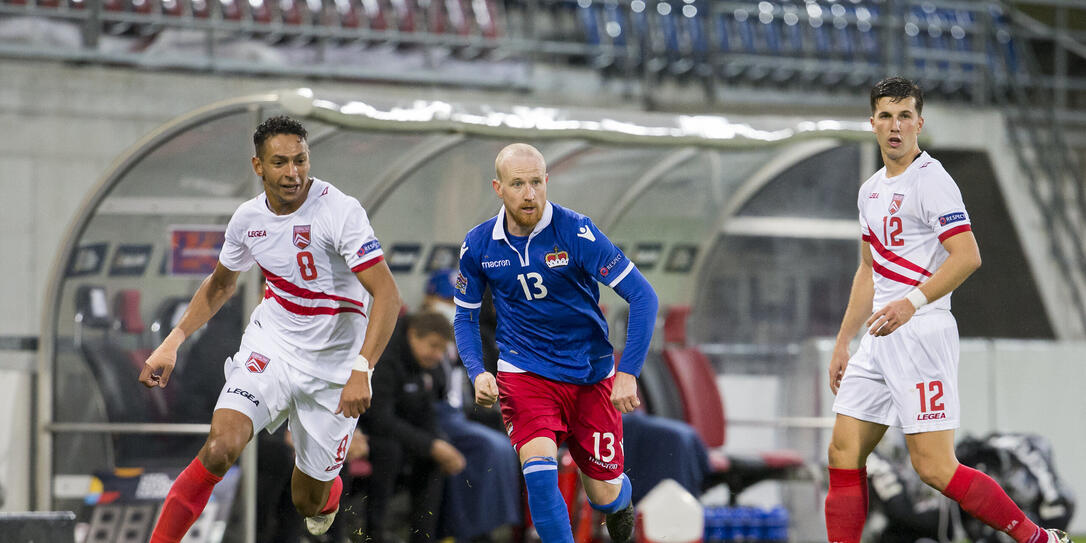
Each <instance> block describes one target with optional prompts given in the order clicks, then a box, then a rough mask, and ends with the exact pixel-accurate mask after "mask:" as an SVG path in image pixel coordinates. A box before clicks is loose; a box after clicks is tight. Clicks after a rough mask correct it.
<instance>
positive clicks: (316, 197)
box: [139, 117, 400, 543]
mask: <svg viewBox="0 0 1086 543" xmlns="http://www.w3.org/2000/svg"><path fill="white" fill-rule="evenodd" d="M306 137H307V134H306V130H305V128H304V127H303V126H302V125H301V124H300V123H299V122H297V121H295V120H294V119H291V118H289V117H272V118H270V119H268V120H266V121H264V122H263V123H262V124H261V125H260V126H259V127H258V128H257V129H256V132H255V133H254V134H253V144H254V146H255V155H254V156H253V157H252V166H253V171H254V172H256V174H257V175H258V176H259V177H260V178H261V179H262V180H263V184H264V191H263V192H262V193H261V194H260V195H258V196H256V197H255V198H253V199H251V200H249V201H247V202H245V203H243V204H241V206H239V207H238V209H237V211H235V212H234V215H233V216H232V217H231V218H230V222H229V223H228V224H227V227H226V240H225V242H224V243H223V247H222V251H221V252H220V253H219V262H218V263H217V264H216V266H215V270H214V271H213V272H212V273H211V275H210V276H208V277H207V279H205V280H204V282H203V283H202V284H201V285H200V287H199V288H198V289H197V290H196V293H195V294H193V297H192V301H191V303H190V304H189V306H188V309H186V310H185V314H184V315H183V316H182V317H181V321H180V322H179V323H178V325H177V327H175V328H174V329H173V330H172V331H171V332H170V334H169V336H167V337H166V339H165V340H164V341H163V342H162V344H161V345H160V346H159V347H158V348H157V349H155V351H154V352H153V353H152V354H151V356H150V357H149V358H148V359H147V362H146V365H145V366H144V368H143V371H142V372H141V373H140V377H139V380H140V382H141V383H143V384H144V385H146V386H148V387H165V386H166V385H167V383H168V382H169V379H170V373H171V372H172V371H173V367H174V364H175V363H176V361H177V350H178V348H179V347H180V346H181V343H182V342H183V341H184V340H185V338H186V337H188V336H189V335H191V334H192V333H193V332H195V331H196V330H197V329H198V328H200V327H201V326H203V325H204V324H206V323H207V321H208V320H210V319H211V317H212V315H214V314H215V313H216V312H217V311H218V310H219V308H221V307H222V305H223V303H224V302H226V300H227V299H228V298H230V296H231V295H233V294H234V290H235V288H236V285H237V280H238V275H239V274H240V273H241V272H243V271H246V270H248V269H250V268H252V266H253V265H254V264H256V265H258V266H260V270H261V271H262V272H263V273H264V278H265V280H266V281H267V289H266V290H265V293H264V300H263V302H261V303H260V305H258V306H257V307H256V309H254V310H253V314H252V317H251V318H250V319H249V325H248V327H246V329H245V333H244V335H243V336H242V338H241V346H240V348H239V349H238V352H237V354H235V355H234V356H233V357H232V358H230V359H227V361H226V367H225V372H226V384H225V385H224V386H223V389H222V392H221V393H220V394H219V399H218V402H217V403H216V405H215V411H214V413H213V415H212V417H211V432H210V433H209V435H208V437H207V442H206V443H204V446H203V448H201V449H200V452H199V453H198V454H197V456H196V458H195V459H194V460H193V461H192V463H190V464H189V466H188V467H187V468H185V470H184V471H182V472H181V475H179V476H178V477H177V479H176V480H175V481H174V483H173V485H172V486H171V487H170V491H169V494H168V495H167V496H166V503H165V505H163V508H162V513H161V515H160V516H159V520H158V523H157V525H156V526H155V530H154V532H153V533H152V535H151V542H152V543H176V542H178V541H181V538H183V537H184V536H185V533H186V532H187V531H188V529H189V527H191V526H192V524H193V522H195V521H196V519H197V517H199V516H200V513H201V512H202V511H203V509H204V507H205V506H206V505H207V501H208V499H209V497H210V496H211V491H212V488H213V487H214V486H215V484H216V483H218V482H219V480H221V479H222V476H223V475H224V474H225V473H226V471H227V470H228V469H229V468H230V466H231V465H233V464H234V462H235V461H236V460H237V458H238V456H239V455H241V451H242V449H244V448H245V445H246V444H247V443H248V442H249V440H250V439H252V437H253V435H254V433H255V432H259V431H260V430H262V429H267V430H268V431H269V432H271V431H274V430H275V429H276V428H278V427H279V426H280V425H281V424H282V423H283V422H284V421H287V422H288V428H289V429H290V432H291V435H292V437H293V442H294V449H295V466H294V473H293V475H292V477H291V494H292V497H293V500H294V506H295V508H296V509H297V510H298V512H299V513H301V514H302V515H303V516H305V517H306V527H307V528H308V530H309V531H310V533H313V534H322V533H324V532H325V531H327V530H328V527H329V526H330V525H331V524H332V520H333V518H334V517H335V514H336V511H338V508H339V498H340V494H341V492H342V490H343V483H342V481H341V480H340V478H339V475H338V474H339V471H340V468H341V467H342V466H343V462H344V461H345V460H346V457H347V450H348V448H349V447H350V442H351V438H352V437H353V435H354V429H355V425H356V424H357V418H358V415H359V414H361V413H362V412H364V411H366V409H368V408H369V406H370V400H371V398H372V395H373V391H372V389H371V387H370V374H371V372H372V366H373V363H376V361H377V360H378V358H379V357H380V356H381V352H382V351H383V350H384V348H385V345H386V344H387V343H388V339H389V337H390V336H391V335H392V330H393V327H394V326H395V324H396V315H397V313H398V312H399V309H400V294H399V290H398V289H397V287H396V282H395V280H393V278H392V272H390V271H389V268H388V265H387V264H386V263H385V262H384V256H383V254H384V253H383V252H382V250H381V244H380V242H378V241H377V237H376V235H375V234H374V231H373V227H372V226H370V222H369V219H368V217H367V216H366V211H365V210H364V209H363V208H362V206H361V205H360V204H359V203H358V200H356V199H354V198H352V197H350V196H347V195H346V194H344V193H343V192H341V191H339V189H337V188H335V187H334V186H332V185H330V184H329V183H326V182H324V181H321V180H320V179H316V178H313V177H310V176H309V167H310V163H309V145H308V143H307V142H306ZM370 361H373V362H372V363H371V362H370Z"/></svg>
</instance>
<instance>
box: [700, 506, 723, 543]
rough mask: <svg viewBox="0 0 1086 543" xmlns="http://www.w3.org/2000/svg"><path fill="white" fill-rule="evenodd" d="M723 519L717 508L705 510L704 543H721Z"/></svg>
mask: <svg viewBox="0 0 1086 543" xmlns="http://www.w3.org/2000/svg"><path fill="white" fill-rule="evenodd" d="M723 520H724V517H723V515H722V514H721V511H720V508H719V507H706V508H705V537H704V539H705V543H721V541H722V540H721V536H722V532H723V529H724V527H723V526H722V525H721V522H723Z"/></svg>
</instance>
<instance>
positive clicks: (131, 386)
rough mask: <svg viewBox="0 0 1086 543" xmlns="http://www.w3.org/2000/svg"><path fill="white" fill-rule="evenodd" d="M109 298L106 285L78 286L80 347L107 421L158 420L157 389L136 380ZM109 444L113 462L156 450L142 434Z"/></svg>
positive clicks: (125, 463) (117, 436)
mask: <svg viewBox="0 0 1086 543" xmlns="http://www.w3.org/2000/svg"><path fill="white" fill-rule="evenodd" d="M121 298H123V296H122V297H121ZM106 299H107V298H106V289H105V287H102V286H97V285H84V286H81V287H79V288H78V289H77V290H76V306H75V310H76V314H75V320H76V330H77V333H76V337H77V338H78V340H77V348H78V349H79V351H80V353H81V354H82V355H83V360H84V361H85V363H86V365H87V369H88V371H89V372H90V374H91V377H92V378H93V380H94V384H95V385H97V387H96V388H97V390H98V392H99V395H100V396H101V399H102V405H103V407H104V408H105V415H106V420H107V422H122V423H134V422H155V421H156V415H157V414H160V412H159V411H157V409H156V407H155V404H154V402H153V400H152V398H151V394H152V392H154V391H151V390H149V389H147V388H145V387H144V386H143V385H141V384H139V382H138V381H137V377H138V373H137V372H135V371H134V370H133V368H132V362H131V360H132V358H131V354H130V350H129V349H125V348H124V347H122V346H121V345H120V343H119V341H118V337H115V336H117V333H116V331H115V330H113V328H114V327H115V323H116V322H119V321H115V320H114V318H113V316H112V315H110V313H109V306H108V305H107V303H106ZM122 305H123V304H122ZM83 327H89V328H95V329H98V330H100V331H101V333H100V334H99V335H96V336H94V337H90V334H89V333H86V332H84V331H81V328H83ZM117 329H118V330H119V329H120V327H119V326H117ZM111 332H113V333H111ZM84 336H86V337H84ZM140 362H141V363H142V360H141V361H140ZM110 444H111V446H112V451H111V456H112V463H113V465H114V466H131V465H138V464H139V462H140V460H141V459H146V458H149V457H153V456H154V455H155V454H156V451H154V450H152V449H153V447H148V443H147V440H146V439H145V438H144V437H143V436H139V435H132V434H115V435H114V436H113V439H112V441H111V443H110Z"/></svg>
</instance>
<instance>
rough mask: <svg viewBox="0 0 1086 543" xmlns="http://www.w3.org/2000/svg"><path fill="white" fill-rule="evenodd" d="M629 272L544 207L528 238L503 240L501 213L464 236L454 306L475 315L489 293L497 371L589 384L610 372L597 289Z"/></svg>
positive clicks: (589, 228)
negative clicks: (495, 316) (495, 323)
mask: <svg viewBox="0 0 1086 543" xmlns="http://www.w3.org/2000/svg"><path fill="white" fill-rule="evenodd" d="M633 267H634V264H633V262H631V261H630V259H628V258H626V255H624V254H623V253H622V251H620V250H619V249H618V247H616V246H615V245H614V244H612V243H611V240H609V239H607V237H606V236H604V235H603V233H602V232H600V230H599V229H598V228H596V225H595V224H593V223H592V220H591V219H589V218H588V217H585V216H584V215H581V214H580V213H577V212H575V211H572V210H569V209H566V208H564V207H561V206H559V205H557V204H553V203H551V202H547V205H546V207H545V208H544V209H543V216H542V217H540V220H539V223H538V224H536V226H535V229H534V230H533V231H532V233H531V235H529V236H528V238H527V240H523V239H522V240H521V241H517V240H515V239H510V237H509V236H508V235H507V233H506V228H505V208H504V207H503V208H502V209H501V211H499V212H498V214H497V216H495V217H494V218H492V219H490V220H489V221H486V222H484V223H482V224H480V225H479V226H476V227H475V228H473V229H472V230H471V231H470V232H468V235H467V237H466V238H465V240H464V245H463V246H462V247H461V248H460V275H459V276H457V280H456V289H457V292H456V298H455V302H456V305H458V306H461V307H464V308H467V309H476V308H478V307H479V306H480V305H481V302H482V299H483V291H484V290H486V287H487V286H489V287H490V289H491V292H493V295H494V308H495V310H496V311H497V313H498V329H497V333H496V339H497V343H498V351H499V355H500V360H499V366H498V370H499V371H515V370H522V371H528V372H531V373H534V374H536V375H540V376H543V377H546V378H548V379H552V380H555V381H561V382H565V383H575V384H591V383H597V382H599V381H600V380H601V379H604V378H605V377H607V376H608V375H609V374H610V373H611V372H612V371H613V370H614V367H615V364H614V357H613V354H614V350H613V349H612V348H611V344H610V342H608V340H607V321H605V320H604V318H603V312H602V311H601V310H600V306H599V298H600V291H599V286H598V285H597V283H604V284H605V285H607V286H609V287H611V288H615V286H617V285H618V284H619V283H620V282H621V281H622V280H623V279H624V278H625V277H626V276H627V275H629V273H630V271H632V270H633ZM503 362H504V363H507V364H510V365H511V366H512V367H509V366H504V367H503Z"/></svg>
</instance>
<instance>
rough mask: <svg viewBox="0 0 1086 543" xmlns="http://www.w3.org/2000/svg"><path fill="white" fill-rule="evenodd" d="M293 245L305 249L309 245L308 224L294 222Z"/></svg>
mask: <svg viewBox="0 0 1086 543" xmlns="http://www.w3.org/2000/svg"><path fill="white" fill-rule="evenodd" d="M294 246H295V247H297V248H299V249H305V248H306V247H309V225H308V224H296V225H294Z"/></svg>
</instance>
